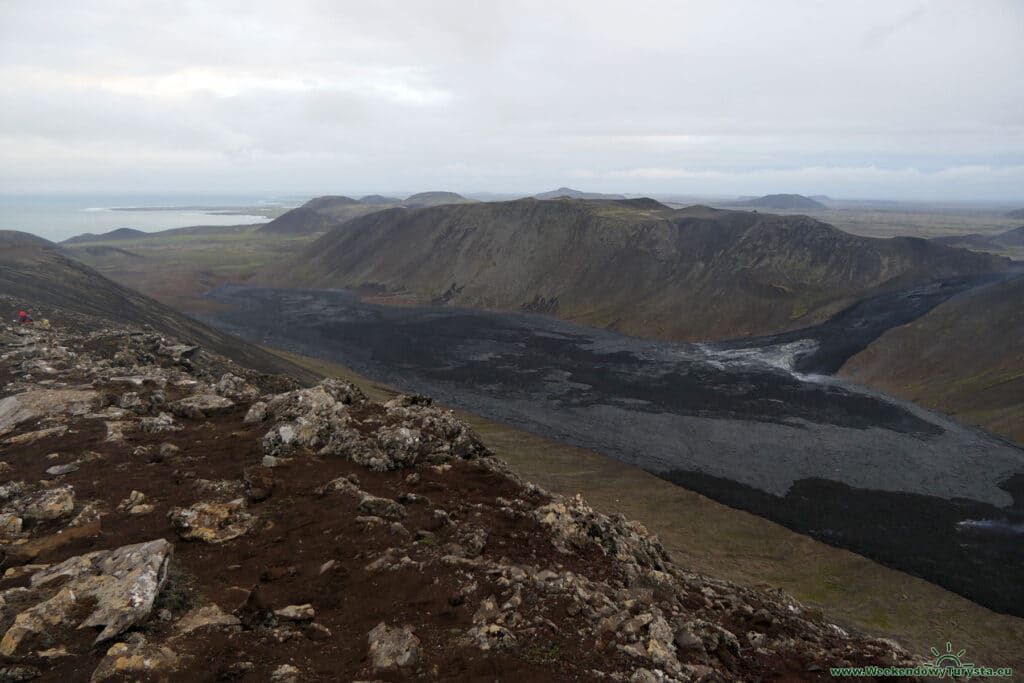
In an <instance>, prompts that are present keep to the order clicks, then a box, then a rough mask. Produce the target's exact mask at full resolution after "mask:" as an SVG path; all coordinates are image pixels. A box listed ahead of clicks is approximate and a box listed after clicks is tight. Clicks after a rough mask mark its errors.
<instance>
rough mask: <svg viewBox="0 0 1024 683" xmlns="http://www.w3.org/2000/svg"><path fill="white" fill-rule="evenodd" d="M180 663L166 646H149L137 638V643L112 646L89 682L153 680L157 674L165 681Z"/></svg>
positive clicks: (135, 640)
mask: <svg viewBox="0 0 1024 683" xmlns="http://www.w3.org/2000/svg"><path fill="white" fill-rule="evenodd" d="M180 663H181V660H180V658H179V657H178V655H177V654H175V652H174V651H173V650H171V649H170V648H169V647H167V646H166V645H156V644H152V645H150V644H148V643H146V641H145V639H144V638H136V639H134V642H130V643H115V644H114V645H111V646H110V648H109V649H108V650H107V654H106V656H105V657H104V658H103V659H102V660H100V663H99V666H97V667H96V669H95V671H93V673H92V677H91V678H90V679H89V681H90V683H99V681H106V680H110V679H112V678H116V679H118V680H123V679H125V678H130V679H135V680H143V679H144V680H152V678H153V676H154V675H159V676H160V678H164V677H165V676H166V675H167V674H168V673H170V672H172V671H174V670H175V669H176V668H177V667H178V665H179V664H180Z"/></svg>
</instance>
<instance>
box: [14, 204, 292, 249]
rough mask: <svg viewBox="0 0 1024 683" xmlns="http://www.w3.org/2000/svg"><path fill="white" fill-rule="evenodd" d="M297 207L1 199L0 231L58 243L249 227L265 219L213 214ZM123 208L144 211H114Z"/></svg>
mask: <svg viewBox="0 0 1024 683" xmlns="http://www.w3.org/2000/svg"><path fill="white" fill-rule="evenodd" d="M298 203H299V202H298V201H297V200H296V199H295V198H287V197H280V198H279V197H271V196H266V195H262V196H260V195H250V196H240V195H236V196H229V195H226V196H217V195H187V194H173V195H171V194H166V195H0V230H21V231H23V232H30V233H33V234H35V235H39V236H40V237H45V238H46V239H48V240H52V241H54V242H59V241H61V240H65V239H67V238H69V237H74V236H75V235H81V234H83V233H86V232H91V233H103V232H108V231H110V230H116V229H117V228H134V229H136V230H142V231H144V232H157V231H159V230H167V229H169V228H185V227H189V226H193V225H251V224H253V223H265V222H266V221H267V220H268V219H266V218H263V217H262V216H257V215H224V214H219V213H215V212H216V211H219V210H223V209H225V208H252V207H273V206H285V207H290V206H295V205H297V204H298ZM126 207H127V208H145V209H147V210H145V211H120V210H115V209H118V208H126Z"/></svg>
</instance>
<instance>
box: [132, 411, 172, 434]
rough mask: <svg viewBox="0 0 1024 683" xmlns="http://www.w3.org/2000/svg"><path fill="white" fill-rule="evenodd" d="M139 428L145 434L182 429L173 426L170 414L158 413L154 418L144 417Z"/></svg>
mask: <svg viewBox="0 0 1024 683" xmlns="http://www.w3.org/2000/svg"><path fill="white" fill-rule="evenodd" d="M139 428H140V429H142V431H144V432H146V433H147V434H159V433H161V432H174V431H178V430H180V429H184V427H182V426H181V425H179V424H174V416H173V415H171V414H170V413H160V414H159V415H157V416H156V417H144V418H142V420H140V422H139ZM122 438H123V437H122Z"/></svg>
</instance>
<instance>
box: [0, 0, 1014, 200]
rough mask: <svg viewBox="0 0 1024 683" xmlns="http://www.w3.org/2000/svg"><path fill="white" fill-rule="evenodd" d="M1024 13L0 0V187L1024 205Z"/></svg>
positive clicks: (817, 5)
mask: <svg viewBox="0 0 1024 683" xmlns="http://www.w3.org/2000/svg"><path fill="white" fill-rule="evenodd" d="M1022 74H1024V2H1021V1H1019V0H1005V1H998V0H991V1H986V0H970V1H966V0H952V1H948V2H946V1H941V0H921V1H902V0H883V1H879V2H871V1H863V0H861V1H858V2H832V1H828V0H822V1H820V2H812V1H809V0H807V1H796V0H794V1H791V2H786V1H780V0H773V1H770V2H769V1H766V0H759V1H752V2H733V1H729V0H719V1H709V2H685V1H682V0H666V1H664V2H647V1H644V0H631V1H629V2H625V1H620V2H608V1H606V0H587V1H585V2H583V1H581V2H575V1H573V2H559V1H558V0H538V1H536V2H534V1H532V0H526V1H524V0H501V1H498V2H489V1H487V0H477V1H473V2H471V1H468V0H458V1H451V2H448V1H442V2H437V1H428V0H420V1H412V0H409V1H407V2H388V1H382V0H360V1H359V2H343V1H337V0H324V1H322V2H314V1H311V2H301V1H297V0H291V1H289V2H273V3H268V2H259V1H256V0H243V1H240V2H230V1H226V0H217V1H216V2H214V1H212V0H211V1H210V2H184V1H175V2H142V1H139V0H132V1H129V2H90V1H88V0H76V1H75V2H64V1H60V2H46V1H41V0H0V192H3V193H23V192H124V191H130V192H161V191H167V192H207V193H216V192H291V193H303V194H317V193H324V192H345V193H359V192H371V191H418V190H424V189H451V190H456V191H464V192H472V191H494V192H523V193H532V192H538V191H542V190H546V189H552V188H554V187H557V186H559V185H569V186H572V187H579V188H581V189H585V190H595V191H616V192H627V193H667V192H673V193H680V194H701V193H716V194H764V193H770V192H801V193H805V194H819V193H820V194H829V195H833V196H838V197H890V198H922V199H936V198H941V199H950V198H954V199H1010V200H1014V199H1024V75H1022Z"/></svg>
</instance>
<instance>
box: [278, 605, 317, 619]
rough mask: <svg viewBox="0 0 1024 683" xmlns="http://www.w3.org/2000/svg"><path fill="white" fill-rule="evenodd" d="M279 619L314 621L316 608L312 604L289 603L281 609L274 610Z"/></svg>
mask: <svg viewBox="0 0 1024 683" xmlns="http://www.w3.org/2000/svg"><path fill="white" fill-rule="evenodd" d="M274 614H275V615H276V616H277V618H278V619H283V620H285V621H313V619H315V618H316V610H314V609H313V606H312V605H309V604H306V605H288V606H287V607H282V608H281V609H279V610H274Z"/></svg>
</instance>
